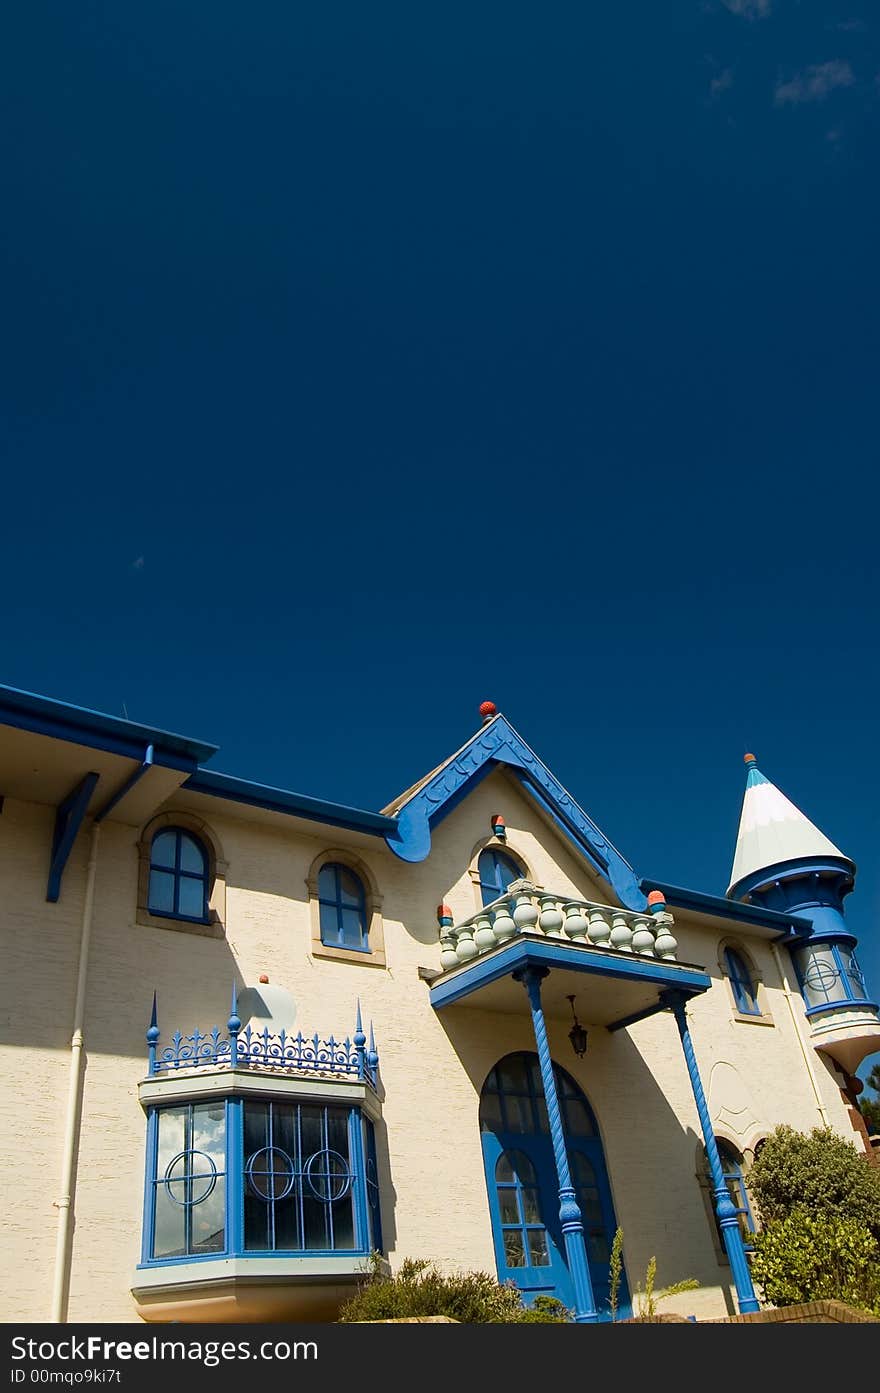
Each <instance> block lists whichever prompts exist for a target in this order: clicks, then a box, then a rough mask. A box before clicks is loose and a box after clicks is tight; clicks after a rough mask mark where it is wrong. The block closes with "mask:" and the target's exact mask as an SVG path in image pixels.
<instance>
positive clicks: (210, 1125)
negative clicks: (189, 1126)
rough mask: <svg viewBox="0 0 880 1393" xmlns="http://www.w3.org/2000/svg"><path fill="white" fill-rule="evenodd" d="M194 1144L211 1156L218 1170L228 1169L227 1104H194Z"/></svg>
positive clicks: (197, 1148)
mask: <svg viewBox="0 0 880 1393" xmlns="http://www.w3.org/2000/svg"><path fill="white" fill-rule="evenodd" d="M192 1144H193V1146H194V1147H195V1148H196V1150H198V1151H205V1152H207V1154H208V1155H209V1156H210V1157H211V1159H212V1161H213V1162H214V1165H215V1166H216V1167H217V1169H218V1171H222V1170H225V1169H226V1105H225V1104H224V1103H219V1104H217V1103H194V1104H193V1139H192Z"/></svg>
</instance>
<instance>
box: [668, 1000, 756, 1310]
mask: <svg viewBox="0 0 880 1393" xmlns="http://www.w3.org/2000/svg"><path fill="white" fill-rule="evenodd" d="M661 1000H663V1001H665V1002H666V1004H667V1006H668V1007H669V1009H670V1010H671V1011H672V1014H673V1015H674V1016H675V1023H676V1025H677V1026H678V1033H679V1035H680V1036H681V1047H682V1049H683V1050H684V1057H685V1062H686V1064H687V1067H688V1073H689V1074H690V1076H691V1088H692V1089H693V1091H694V1101H695V1102H696V1105H697V1112H698V1113H699V1116H700V1126H701V1128H702V1130H703V1141H704V1143H705V1146H706V1155H707V1157H708V1159H709V1170H710V1171H711V1173H712V1186H713V1190H714V1197H715V1213H716V1214H717V1215H718V1224H719V1227H720V1229H721V1237H722V1239H723V1240H724V1247H725V1250H726V1252H727V1258H728V1261H729V1263H730V1270H731V1273H732V1274H733V1281H734V1285H735V1287H736V1297H737V1302H738V1304H739V1309H740V1313H741V1314H742V1315H746V1314H747V1313H748V1312H749V1311H759V1310H760V1309H761V1308H760V1306H759V1305H758V1299H757V1297H756V1296H755V1289H754V1287H753V1286H752V1274H751V1272H750V1271H749V1264H748V1260H747V1258H746V1254H745V1249H744V1248H743V1241H742V1234H741V1233H740V1227H739V1220H738V1218H737V1213H736V1206H735V1205H734V1203H733V1200H732V1199H731V1198H730V1191H729V1190H728V1188H727V1185H726V1184H725V1181H724V1172H723V1171H722V1169H721V1157H720V1156H719V1155H718V1145H717V1143H716V1141H715V1133H714V1132H713V1130H712V1119H711V1118H710V1116H709V1108H708V1105H707V1103H706V1095H705V1093H704V1092H703V1083H702V1080H701V1078H700V1071H699V1069H698V1068H697V1057H696V1055H695V1054H694V1045H693V1041H692V1040H691V1032H690V1027H689V1026H688V1022H687V1015H686V1012H685V1003H686V1001H687V997H686V996H685V995H684V994H683V993H682V992H677V991H668V992H663V994H662V996H661Z"/></svg>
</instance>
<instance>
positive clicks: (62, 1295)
mask: <svg viewBox="0 0 880 1393" xmlns="http://www.w3.org/2000/svg"><path fill="white" fill-rule="evenodd" d="M100 835H101V827H100V824H99V823H98V822H97V821H95V822H93V823H92V842H91V847H90V849H89V864H88V870H87V871H86V893H85V898H84V900H83V912H82V928H81V930H80V940H79V972H78V974H77V979H76V1005H75V1006H74V1009H73V1038H72V1039H71V1042H70V1085H69V1090H68V1094H67V1118H66V1120H65V1124H64V1150H63V1153H62V1163H61V1195H60V1198H59V1199H57V1200H56V1201H55V1207H56V1208H57V1210H58V1234H57V1238H56V1241H55V1278H54V1282H53V1285H52V1315H51V1317H50V1319H51V1320H53V1321H54V1322H56V1323H60V1324H63V1323H64V1321H65V1320H66V1318H67V1299H68V1291H67V1288H68V1281H69V1276H70V1241H71V1237H72V1232H73V1230H72V1224H71V1218H72V1213H71V1211H72V1206H73V1170H74V1163H75V1160H76V1157H75V1153H74V1143H75V1141H76V1132H77V1125H78V1123H79V1114H80V1108H81V1106H82V1054H83V1046H84V1044H85V1040H84V1037H83V1023H84V1017H85V1006H86V980H87V978H88V972H89V941H90V939H91V935H92V910H93V908H94V903H95V868H96V866H97V864H98V838H99V837H100Z"/></svg>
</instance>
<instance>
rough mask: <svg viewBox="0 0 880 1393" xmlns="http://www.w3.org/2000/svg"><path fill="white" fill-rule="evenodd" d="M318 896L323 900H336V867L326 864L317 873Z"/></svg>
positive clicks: (332, 864)
mask: <svg viewBox="0 0 880 1393" xmlns="http://www.w3.org/2000/svg"><path fill="white" fill-rule="evenodd" d="M318 894H319V895H320V897H321V899H323V900H335V899H337V898H338V892H337V885H336V865H335V863H334V862H332V861H331V862H328V864H327V865H326V866H322V867H321V869H320V870H319V872H318Z"/></svg>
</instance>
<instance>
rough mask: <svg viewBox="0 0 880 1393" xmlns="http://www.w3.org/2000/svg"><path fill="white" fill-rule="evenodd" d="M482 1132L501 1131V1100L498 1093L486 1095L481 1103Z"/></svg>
mask: <svg viewBox="0 0 880 1393" xmlns="http://www.w3.org/2000/svg"><path fill="white" fill-rule="evenodd" d="M480 1130H481V1131H483V1132H500V1131H501V1099H500V1098H499V1097H498V1094H497V1093H484V1094H483V1099H482V1102H481V1103H480Z"/></svg>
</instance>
